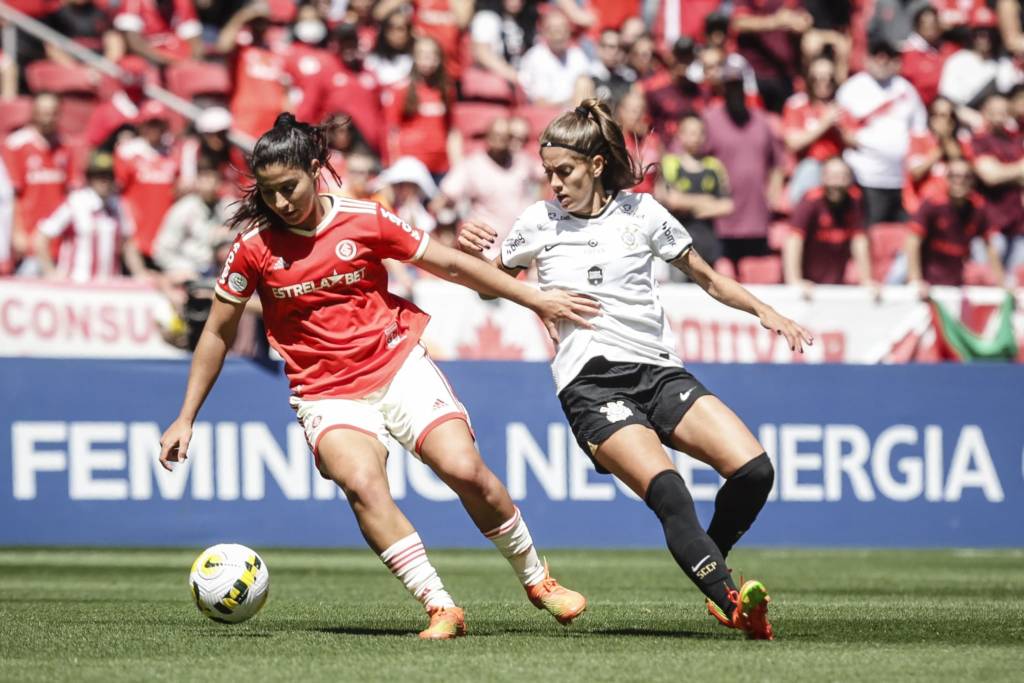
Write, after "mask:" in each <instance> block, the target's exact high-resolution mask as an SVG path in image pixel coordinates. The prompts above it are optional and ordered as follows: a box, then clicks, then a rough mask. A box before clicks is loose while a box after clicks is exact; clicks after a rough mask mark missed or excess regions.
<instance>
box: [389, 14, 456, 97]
mask: <svg viewBox="0 0 1024 683" xmlns="http://www.w3.org/2000/svg"><path fill="white" fill-rule="evenodd" d="M381 4H386V3H381ZM412 4H413V8H414V11H413V25H414V27H415V32H416V35H418V36H428V37H430V38H433V39H434V40H436V41H437V44H438V45H440V46H441V53H442V54H443V55H444V63H445V66H446V68H447V70H448V74H449V75H450V76H451V77H452V78H453V79H455V80H458V79H459V77H460V76H462V69H463V67H464V66H465V65H464V64H463V63H462V61H463V60H462V38H463V36H464V35H465V33H466V29H467V27H468V26H469V22H470V20H471V19H472V18H473V4H474V3H473V2H472V0H413V2H412Z"/></svg>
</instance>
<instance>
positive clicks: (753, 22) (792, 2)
mask: <svg viewBox="0 0 1024 683" xmlns="http://www.w3.org/2000/svg"><path fill="white" fill-rule="evenodd" d="M733 6H734V9H733V15H732V30H733V31H734V32H735V33H736V34H737V36H738V38H737V44H738V46H739V52H740V54H741V55H743V56H744V57H745V58H746V59H747V61H748V62H750V65H751V66H752V67H753V68H754V73H755V74H757V87H758V91H759V92H760V93H761V99H762V100H763V101H764V105H765V107H767V108H768V110H769V111H773V112H781V111H782V105H783V104H784V103H785V101H786V98H787V97H789V96H790V95H791V94H792V93H793V79H794V78H795V77H796V75H797V73H798V71H799V66H800V48H799V39H800V35H801V34H803V33H805V32H806V31H808V30H810V28H811V27H812V25H813V19H812V17H811V15H810V14H809V13H808V12H807V11H806V10H804V9H803V8H802V7H801V6H800V3H799V2H797V0H736V2H734V4H733Z"/></svg>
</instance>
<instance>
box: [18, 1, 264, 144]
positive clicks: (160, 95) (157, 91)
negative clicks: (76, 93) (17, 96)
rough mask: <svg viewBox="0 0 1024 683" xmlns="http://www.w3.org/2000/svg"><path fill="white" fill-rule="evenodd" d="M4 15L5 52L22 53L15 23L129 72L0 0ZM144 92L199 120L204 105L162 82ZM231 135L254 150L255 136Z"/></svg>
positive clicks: (91, 60)
mask: <svg viewBox="0 0 1024 683" xmlns="http://www.w3.org/2000/svg"><path fill="white" fill-rule="evenodd" d="M0 19H3V20H4V21H6V22H7V23H6V24H5V25H4V27H3V29H2V34H0V44H2V46H3V53H4V54H5V55H9V56H10V57H11V59H17V54H18V52H17V31H16V30H15V27H17V28H19V29H21V30H22V31H24V32H25V33H27V34H29V35H31V36H34V37H35V38H37V39H39V40H41V41H43V42H44V43H50V44H52V45H56V46H57V47H59V48H60V49H61V50H63V51H64V52H67V53H68V54H70V55H72V56H73V57H75V58H76V59H78V60H80V61H81V62H82V63H83V64H86V65H88V66H90V67H92V68H93V69H96V70H97V71H99V72H100V73H103V74H105V75H107V76H110V77H112V78H116V79H118V80H122V79H124V77H125V76H126V74H125V72H124V70H123V69H121V67H119V66H118V65H117V64H115V63H114V62H111V61H110V60H109V59H106V58H104V57H103V56H102V55H100V54H98V53H96V52H94V51H92V50H90V49H88V48H86V47H82V46H81V45H79V44H78V43H76V42H75V41H73V40H71V39H70V38H68V37H67V36H65V35H62V34H61V33H59V32H57V31H54V30H53V29H52V28H50V27H49V26H47V25H46V24H44V23H42V22H40V21H37V20H36V19H33V18H32V17H30V16H28V15H27V14H23V13H22V12H19V11H18V10H16V9H14V8H13V7H11V6H10V5H8V4H7V3H5V2H0ZM144 92H145V93H146V96H147V97H151V98H152V99H154V100H158V101H159V102H162V103H163V104H165V105H166V106H168V107H170V108H171V109H173V110H174V111H176V112H178V113H179V114H181V115H182V116H184V117H185V118H187V119H188V120H189V121H195V119H196V117H197V116H199V114H200V113H201V112H202V109H201V108H199V107H197V106H196V105H194V104H193V103H191V102H189V101H188V100H185V99H182V98H181V97H178V96H177V95H175V94H174V93H172V92H171V91H169V90H166V89H165V88H161V87H160V86H158V85H154V84H151V83H147V84H146V85H145V87H144ZM228 138H229V139H230V140H231V142H232V144H235V145H237V146H238V147H241V148H242V149H243V150H245V151H246V152H251V151H252V148H253V145H254V144H255V140H253V139H252V137H251V136H249V135H246V134H245V133H242V132H241V131H238V130H231V132H230V133H229V135H228Z"/></svg>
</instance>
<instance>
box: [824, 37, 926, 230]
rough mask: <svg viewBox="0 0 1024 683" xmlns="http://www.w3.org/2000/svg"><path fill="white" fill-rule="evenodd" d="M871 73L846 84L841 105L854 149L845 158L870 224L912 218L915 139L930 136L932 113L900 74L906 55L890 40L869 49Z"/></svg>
mask: <svg viewBox="0 0 1024 683" xmlns="http://www.w3.org/2000/svg"><path fill="white" fill-rule="evenodd" d="M869 53H870V54H869V56H868V59H867V63H866V65H865V66H866V67H867V68H866V70H865V71H862V72H861V73H859V74H857V75H855V76H853V77H851V78H850V79H849V80H848V81H846V82H845V83H843V85H842V86H841V87H840V88H839V90H838V92H837V93H836V102H837V103H838V104H839V106H840V108H841V109H842V110H843V118H842V125H843V128H844V129H845V132H846V138H847V143H848V145H850V147H849V148H848V149H847V150H846V152H845V153H844V154H843V158H844V159H845V160H846V162H847V163H848V164H849V165H850V168H852V169H853V173H854V176H855V177H856V178H857V183H858V184H859V185H860V186H861V188H863V190H864V204H865V213H866V221H865V222H866V224H867V225H868V226H871V225H874V224H876V223H885V222H894V221H896V222H898V221H903V220H905V219H906V212H905V211H904V209H903V200H902V188H903V183H904V180H905V178H904V162H905V160H906V156H907V151H908V149H909V146H910V136H911V135H912V134H918V133H924V132H925V131H926V130H927V127H928V113H927V111H926V110H925V108H924V105H923V104H922V103H921V98H920V97H919V96H918V94H917V91H916V90H915V89H914V86H913V85H911V84H910V82H909V81H908V80H906V79H905V78H903V77H902V76H900V75H899V72H900V66H901V65H900V52H899V50H898V49H897V48H896V47H895V46H894V45H892V44H891V43H887V42H885V41H872V42H871V44H870V45H869Z"/></svg>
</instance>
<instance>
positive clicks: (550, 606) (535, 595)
mask: <svg viewBox="0 0 1024 683" xmlns="http://www.w3.org/2000/svg"><path fill="white" fill-rule="evenodd" d="M526 595H527V596H529V598H530V602H532V603H533V605H534V607H536V608H537V609H543V610H547V611H548V612H549V613H550V614H551V616H553V617H554V618H555V619H557V620H558V623H559V624H562V625H568V624H571V623H572V620H573V619H575V618H576V617H578V616H579V615H581V614H583V612H584V611H585V610H586V609H587V599H586V598H585V597H583V595H581V594H580V593H577V592H576V591H574V590H569V589H568V588H566V587H565V586H562V585H561V584H559V583H558V581H556V580H555V579H553V578H552V577H551V573H550V572H549V571H548V561H547V560H544V580H543V581H541V582H540V583H537V584H534V585H532V586H527V587H526Z"/></svg>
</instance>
